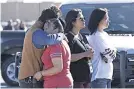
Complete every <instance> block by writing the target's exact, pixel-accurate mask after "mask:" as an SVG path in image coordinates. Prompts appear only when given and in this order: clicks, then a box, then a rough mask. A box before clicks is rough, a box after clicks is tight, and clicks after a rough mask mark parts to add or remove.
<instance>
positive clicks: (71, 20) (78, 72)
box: [65, 9, 93, 88]
mask: <svg viewBox="0 0 134 89" xmlns="http://www.w3.org/2000/svg"><path fill="white" fill-rule="evenodd" d="M65 21H66V29H65V31H66V33H67V35H66V36H67V38H68V41H69V43H68V44H69V47H70V49H71V54H72V57H71V59H72V60H71V66H70V71H71V74H72V76H73V79H74V88H89V87H90V85H89V84H90V66H89V60H90V58H91V57H92V55H93V51H92V49H90V48H89V45H88V44H86V43H85V42H84V41H83V37H82V35H81V34H80V30H81V29H83V28H85V19H84V16H83V14H82V11H81V10H80V9H73V10H71V11H69V12H68V13H67V15H66V18H65Z"/></svg>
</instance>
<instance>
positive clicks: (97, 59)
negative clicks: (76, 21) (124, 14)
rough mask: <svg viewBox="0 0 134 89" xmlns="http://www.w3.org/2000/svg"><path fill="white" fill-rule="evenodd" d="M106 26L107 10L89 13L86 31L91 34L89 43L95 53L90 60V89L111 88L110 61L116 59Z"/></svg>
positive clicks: (111, 65)
mask: <svg viewBox="0 0 134 89" xmlns="http://www.w3.org/2000/svg"><path fill="white" fill-rule="evenodd" d="M108 26H109V16H108V11H107V9H103V8H98V9H95V10H94V11H93V12H92V13H91V16H90V19H89V23H88V29H89V31H90V32H91V37H90V39H89V43H90V45H91V47H92V48H93V49H94V52H95V53H94V55H93V60H92V65H93V74H92V79H91V81H92V82H91V86H92V88H111V80H112V76H113V63H112V61H113V60H114V59H115V57H116V49H115V48H114V47H113V45H112V42H110V41H111V40H110V37H109V36H108V34H107V33H106V32H105V31H104V30H105V29H106V28H108Z"/></svg>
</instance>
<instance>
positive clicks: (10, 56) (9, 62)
mask: <svg viewBox="0 0 134 89" xmlns="http://www.w3.org/2000/svg"><path fill="white" fill-rule="evenodd" d="M24 37H25V31H11V30H6V31H4V30H3V31H1V75H2V78H3V80H4V81H5V82H6V83H7V84H8V85H10V86H16V85H18V82H17V80H16V78H15V55H16V52H21V51H22V48H23V41H24Z"/></svg>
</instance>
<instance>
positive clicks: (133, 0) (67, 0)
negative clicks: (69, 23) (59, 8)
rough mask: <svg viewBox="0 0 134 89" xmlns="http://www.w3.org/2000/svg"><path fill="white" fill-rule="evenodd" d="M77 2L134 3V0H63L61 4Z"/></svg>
mask: <svg viewBox="0 0 134 89" xmlns="http://www.w3.org/2000/svg"><path fill="white" fill-rule="evenodd" d="M77 3H86V4H104V3H134V0H65V1H63V2H62V5H65V4H77Z"/></svg>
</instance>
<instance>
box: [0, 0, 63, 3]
mask: <svg viewBox="0 0 134 89" xmlns="http://www.w3.org/2000/svg"><path fill="white" fill-rule="evenodd" d="M16 1H17V2H24V3H40V2H62V1H64V0H0V3H6V2H16Z"/></svg>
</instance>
